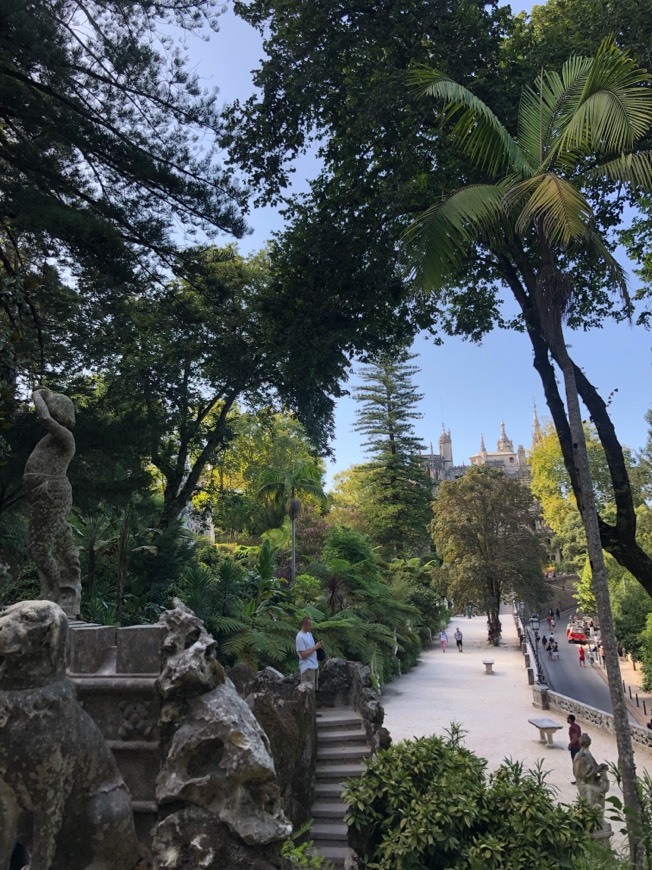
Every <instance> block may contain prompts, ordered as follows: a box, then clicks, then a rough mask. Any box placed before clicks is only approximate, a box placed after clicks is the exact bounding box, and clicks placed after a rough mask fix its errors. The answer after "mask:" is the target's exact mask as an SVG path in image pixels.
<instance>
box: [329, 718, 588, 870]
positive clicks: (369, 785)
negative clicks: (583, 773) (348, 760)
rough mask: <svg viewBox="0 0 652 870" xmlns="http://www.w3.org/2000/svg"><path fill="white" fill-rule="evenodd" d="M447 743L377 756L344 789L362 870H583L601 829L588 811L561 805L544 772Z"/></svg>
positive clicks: (411, 744) (455, 736)
mask: <svg viewBox="0 0 652 870" xmlns="http://www.w3.org/2000/svg"><path fill="white" fill-rule="evenodd" d="M461 739H462V732H461V731H460V729H459V728H458V727H457V726H455V725H452V726H451V730H450V732H449V734H448V736H447V737H446V738H443V737H435V736H433V737H426V738H421V739H418V740H413V741H405V742H403V743H399V744H397V745H396V746H392V747H390V748H389V749H387V750H384V751H381V752H379V753H378V754H377V755H376V756H375V758H374V759H373V760H372V761H371V762H369V763H368V765H367V769H366V770H365V773H364V775H363V776H362V777H361V778H360V779H359V780H357V781H349V783H347V786H346V789H345V793H344V799H345V800H346V801H347V802H348V804H349V810H348V812H347V815H346V822H347V824H348V825H349V826H350V827H351V828H353V831H351V836H352V841H353V844H354V846H355V849H356V851H357V852H358V855H359V857H360V858H361V860H362V866H363V867H369V868H371V867H373V868H377V870H452V868H464V870H490V868H496V870H498V868H509V870H520V868H526V867H527V868H529V867H530V866H538V865H539V864H541V863H542V862H544V863H546V864H548V865H549V866H553V867H555V868H576V867H577V866H578V860H579V859H581V858H582V857H583V856H584V855H585V853H586V852H587V849H588V848H589V845H590V840H591V838H590V835H589V833H588V831H589V830H590V829H591V828H592V826H593V825H595V823H596V817H595V813H594V812H593V811H591V810H589V809H588V808H587V807H586V806H584V805H580V804H574V805H573V806H566V805H563V804H562V805H557V804H555V803H554V800H553V798H554V794H553V789H552V788H551V787H550V786H548V785H547V783H546V780H545V774H544V773H543V772H542V771H541V770H540V769H536V770H529V771H524V770H523V766H522V765H521V764H520V763H518V762H512V761H509V760H507V761H505V762H504V763H503V764H502V765H501V767H500V768H499V769H498V770H497V771H496V772H495V773H493V774H491V775H490V776H487V775H486V761H485V760H484V759H481V758H478V757H477V756H476V755H474V754H473V753H472V752H471V751H470V750H469V749H467V748H466V747H464V746H463V745H462V742H461Z"/></svg>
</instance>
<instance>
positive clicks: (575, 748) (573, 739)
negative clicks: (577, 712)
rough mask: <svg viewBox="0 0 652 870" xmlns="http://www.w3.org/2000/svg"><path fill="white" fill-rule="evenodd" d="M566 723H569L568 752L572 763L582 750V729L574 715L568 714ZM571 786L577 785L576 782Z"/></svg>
mask: <svg viewBox="0 0 652 870" xmlns="http://www.w3.org/2000/svg"><path fill="white" fill-rule="evenodd" d="M566 721H567V722H568V751H569V752H570V756H571V762H572V761H573V759H574V758H575V756H576V755H577V753H578V752H579V751H580V749H581V748H582V746H581V744H580V737H581V736H582V729H581V728H580V726H579V725H578V724H577V722H576V721H575V716H573V714H572V713H569V714H568V716H567V717H566ZM571 785H575V780H573V781H572V782H571Z"/></svg>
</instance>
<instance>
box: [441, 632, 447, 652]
mask: <svg viewBox="0 0 652 870" xmlns="http://www.w3.org/2000/svg"><path fill="white" fill-rule="evenodd" d="M439 643H440V644H441V651H442V652H446V646H447V644H448V635H447V634H446V629H444V628H442V630H441V631H440V632H439Z"/></svg>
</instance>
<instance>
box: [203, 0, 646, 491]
mask: <svg viewBox="0 0 652 870" xmlns="http://www.w3.org/2000/svg"><path fill="white" fill-rule="evenodd" d="M511 5H512V9H514V10H515V11H521V10H526V11H527V10H529V9H530V8H531V6H532V4H531V3H512V4H511ZM231 6H232V4H231V3H228V4H227V12H226V14H225V15H224V16H222V19H221V29H220V32H219V33H218V34H216V35H213V36H212V37H211V41H210V42H209V43H195V42H193V43H192V44H191V45H189V50H190V53H191V57H192V58H193V62H194V63H195V65H196V70H197V72H198V73H199V74H200V75H201V77H202V78H203V79H204V80H205V82H206V84H207V85H210V86H217V87H218V88H219V90H220V98H221V99H222V100H223V101H224V102H230V101H232V100H233V99H235V98H241V99H243V98H246V97H247V96H248V95H249V94H250V93H251V91H252V84H251V76H250V70H252V69H254V68H255V67H256V66H257V65H258V60H259V58H260V57H261V53H262V47H261V42H260V39H259V37H258V35H257V33H255V32H254V31H253V30H252V29H251V28H250V27H249V26H248V25H246V24H245V23H244V22H242V21H241V20H239V19H237V18H236V17H235V16H234V15H233V13H232V12H231ZM316 171H317V165H316V162H315V161H314V160H313V159H311V158H310V157H306V158H304V159H302V160H301V161H300V162H299V164H298V165H297V172H296V178H297V186H298V189H300V188H301V187H302V186H303V184H304V180H305V179H306V178H309V177H311V176H312V175H314V174H316ZM249 222H250V225H251V227H252V229H253V233H252V234H251V235H250V236H248V237H247V238H246V239H244V240H243V241H242V242H241V243H240V249H241V251H243V252H244V253H247V252H250V251H254V250H257V249H259V248H260V247H262V246H263V245H264V244H265V242H266V240H267V239H268V238H269V236H270V234H271V232H273V231H274V230H277V229H280V227H281V225H282V222H281V219H280V217H279V215H278V214H277V212H276V210H274V209H269V208H266V209H256V210H254V211H253V212H252V213H251V215H250V217H249ZM635 288H636V278H635V276H633V275H632V276H631V280H630V290H632V291H633V290H634V289H635ZM568 340H569V344H570V345H571V348H572V350H571V352H572V354H573V356H574V358H575V360H576V362H577V363H578V364H579V365H581V366H582V368H583V369H584V372H585V374H586V375H587V377H588V378H589V380H590V381H592V382H593V383H594V384H595V385H596V387H597V388H598V389H599V391H600V392H601V394H602V396H603V398H605V399H607V397H608V396H609V395H612V398H611V405H610V409H611V414H612V418H613V420H614V422H615V425H616V431H617V432H618V435H619V437H620V440H621V442H622V443H623V444H626V445H627V446H629V447H631V448H632V449H635V450H637V449H640V448H642V447H643V445H644V444H645V441H646V437H647V426H646V424H645V420H644V415H645V413H646V411H647V410H648V409H649V408H650V407H652V370H651V365H652V333H650V332H646V331H644V330H642V329H641V328H635V327H630V326H628V325H626V324H620V325H615V324H611V323H609V324H607V325H606V326H605V328H604V329H602V330H593V331H591V332H589V333H572V334H569V336H568ZM414 350H415V352H417V353H418V354H419V359H417V360H415V364H416V365H418V366H419V367H420V368H421V373H420V375H419V377H418V380H417V387H418V390H419V392H421V393H423V395H424V398H423V400H422V402H421V408H420V411H421V413H422V414H423V418H422V419H421V420H419V421H418V422H417V425H416V429H417V434H418V435H419V436H420V437H421V438H422V439H423V440H424V442H425V443H426V445H428V444H429V443H430V442H431V441H432V443H433V444H434V446H435V450H436V449H437V439H438V437H439V434H440V433H441V430H442V424H443V425H444V426H445V427H446V429H450V431H451V436H452V439H453V457H454V459H455V462H456V463H458V464H461V463H462V462H468V458H469V456H471V455H472V454H474V453H476V452H477V450H478V447H479V444H480V436H481V435H484V439H485V443H486V446H487V449H488V450H492V449H494V447H495V443H496V441H497V440H498V437H499V435H500V423H501V421H503V420H504V422H505V425H506V429H507V434H508V435H509V437H510V438H512V440H513V441H514V446H515V447H516V446H517V444H523V445H524V446H525V447H526V449H527V448H528V447H529V445H530V441H531V432H532V409H533V402H534V401H536V404H537V408H538V412H539V417H540V419H541V420H542V421H543V420H545V419H546V418H547V407H546V404H545V401H544V398H543V392H542V389H541V387H540V383H539V378H538V375H537V374H536V372H535V371H534V369H533V368H532V354H531V350H530V346H529V342H528V340H527V338H526V337H525V336H523V335H519V334H516V333H512V332H507V331H502V330H496V331H494V332H493V333H492V334H491V335H490V336H489V337H488V338H487V339H485V341H484V342H483V343H482V345H480V346H476V345H472V344H469V343H468V342H463V341H461V340H458V339H448V340H446V342H445V343H444V345H443V346H441V347H435V346H434V345H433V344H432V343H431V342H429V341H428V340H427V339H426V338H425V337H423V336H420V337H418V338H417V340H416V342H415V346H414ZM355 383H356V378H355V375H353V376H352V378H351V380H350V381H349V384H348V385H347V386H348V388H350V387H352V386H354V385H355ZM614 391H615V392H614ZM354 413H355V403H354V402H353V400H351V399H347V398H345V399H342V400H340V401H339V403H338V407H337V412H336V437H335V442H334V445H333V447H334V451H335V459H334V461H331V462H329V463H328V478H329V481H330V480H331V479H332V476H333V474H334V473H335V472H337V471H340V470H342V469H344V468H347V467H348V466H349V465H351V464H353V463H354V462H360V461H362V460H363V459H364V455H363V453H362V450H361V448H360V440H359V436H358V435H357V434H356V433H355V432H354V431H353V428H352V426H353V422H354Z"/></svg>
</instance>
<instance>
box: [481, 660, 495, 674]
mask: <svg viewBox="0 0 652 870" xmlns="http://www.w3.org/2000/svg"><path fill="white" fill-rule="evenodd" d="M482 664H483V665H484V672H485V674H493V672H494V660H493V659H483V660H482Z"/></svg>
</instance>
